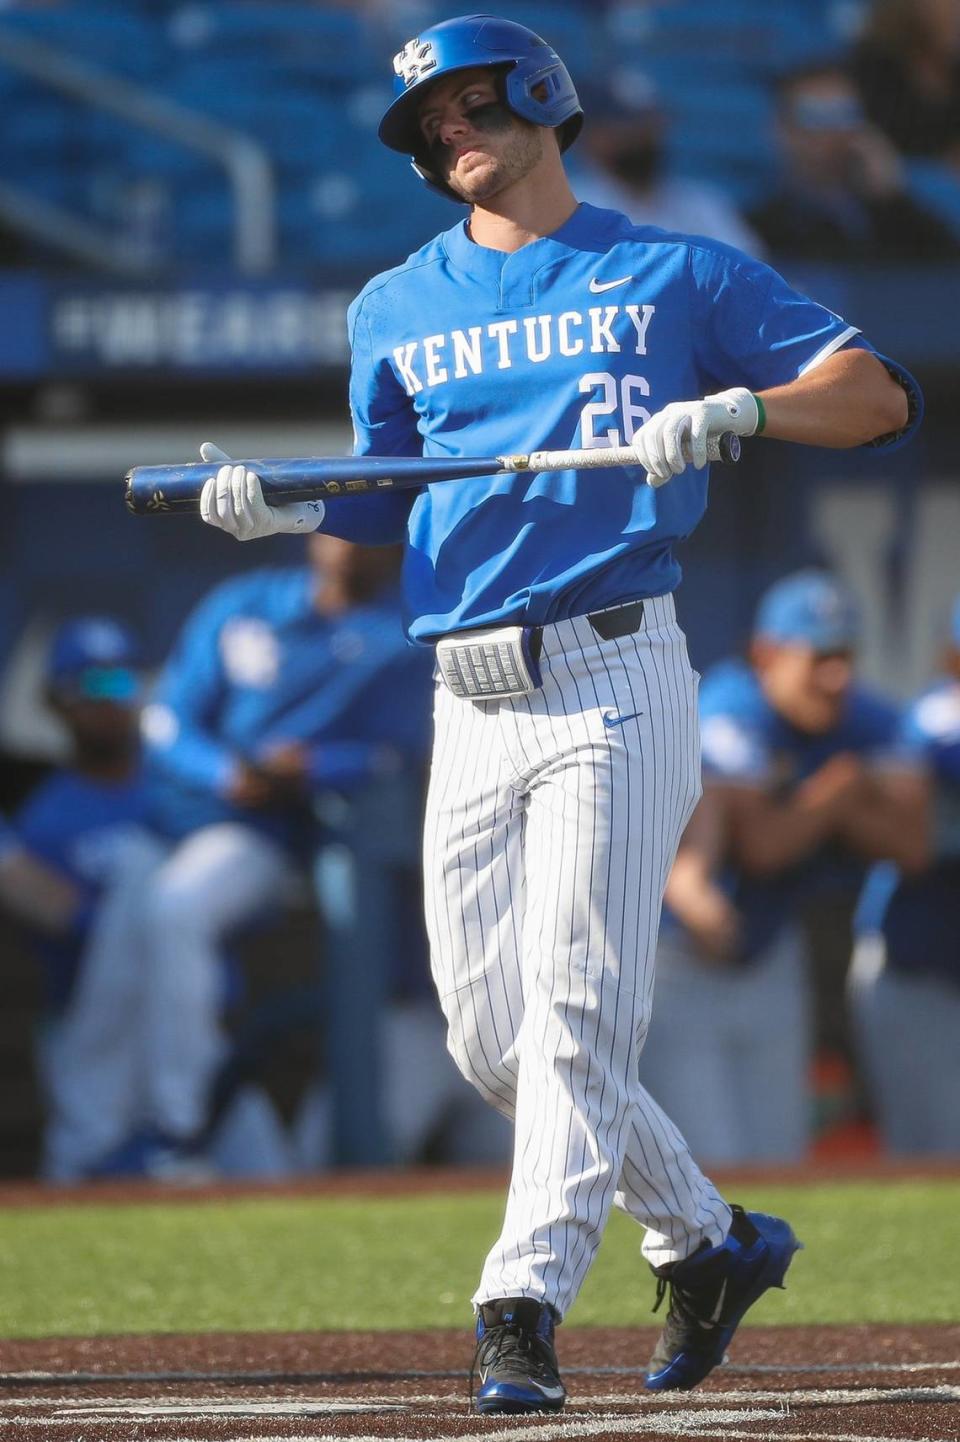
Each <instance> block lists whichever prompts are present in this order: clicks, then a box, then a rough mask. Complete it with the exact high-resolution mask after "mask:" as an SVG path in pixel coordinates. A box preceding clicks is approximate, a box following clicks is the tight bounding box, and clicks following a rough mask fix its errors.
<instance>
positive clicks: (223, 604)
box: [142, 587, 235, 795]
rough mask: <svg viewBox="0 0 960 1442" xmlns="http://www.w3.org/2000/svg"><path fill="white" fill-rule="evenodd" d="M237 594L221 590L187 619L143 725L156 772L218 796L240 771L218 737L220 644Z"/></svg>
mask: <svg viewBox="0 0 960 1442" xmlns="http://www.w3.org/2000/svg"><path fill="white" fill-rule="evenodd" d="M232 589H233V588H232V587H229V588H224V587H220V588H218V589H217V590H216V591H214V592H213V594H212V595H211V596H209V597H208V598H207V599H206V600H205V601H203V602H201V604H200V605H199V607H198V608H197V609H196V611H194V613H193V615H192V616H191V617H190V618H189V619H188V621H187V623H186V626H185V627H184V629H183V632H182V633H181V636H180V639H179V641H178V642H177V645H176V647H175V649H174V651H173V654H172V655H171V657H170V659H169V661H168V662H167V665H166V667H165V669H164V671H163V673H162V675H161V677H160V682H159V685H158V687H157V690H156V693H155V694H154V697H153V699H152V700H151V701H150V703H149V704H148V705H147V706H146V707H145V708H144V712H143V720H142V731H143V743H144V749H145V752H146V755H147V758H148V761H149V762H150V763H151V765H152V767H153V768H154V770H155V771H156V772H157V773H158V774H159V775H160V776H161V777H162V776H168V777H169V778H170V779H171V780H174V781H177V782H179V783H181V784H184V785H186V786H188V787H189V788H190V789H191V790H200V791H204V792H208V793H209V792H215V793H216V794H217V795H222V794H223V792H224V791H225V789H226V787H227V786H228V784H229V781H230V778H231V776H232V774H233V771H234V767H235V757H234V755H233V753H232V751H231V750H230V748H229V747H227V746H225V745H224V744H223V742H222V741H220V740H218V738H217V735H216V715H217V708H218V705H219V703H220V700H221V697H222V696H223V692H224V678H223V673H222V669H221V662H220V648H219V645H218V638H219V634H220V628H221V625H222V624H223V621H224V620H225V619H226V616H227V615H229V612H230V609H231V608H232V605H233V601H232Z"/></svg>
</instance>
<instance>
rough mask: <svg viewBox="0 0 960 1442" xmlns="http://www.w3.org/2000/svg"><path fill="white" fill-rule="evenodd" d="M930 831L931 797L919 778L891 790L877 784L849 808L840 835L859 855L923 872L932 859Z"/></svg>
mask: <svg viewBox="0 0 960 1442" xmlns="http://www.w3.org/2000/svg"><path fill="white" fill-rule="evenodd" d="M930 828H931V821H930V802H929V794H928V791H927V789H926V786H925V785H924V784H923V782H922V781H920V779H919V778H918V779H916V780H915V781H906V782H905V783H904V784H903V785H899V786H896V785H895V786H893V787H892V788H890V789H886V788H884V787H883V786H882V785H880V784H878V785H876V786H875V787H874V788H873V789H872V790H871V792H870V793H868V794H866V795H864V796H863V797H862V798H861V799H859V800H858V801H857V802H856V803H855V804H853V805H852V806H851V807H850V808H849V810H848V811H847V812H846V814H845V815H844V817H843V820H842V822H841V823H840V826H839V827H838V832H837V835H838V839H839V840H840V841H842V842H843V843H844V845H846V846H848V847H849V848H850V850H851V851H854V852H856V853H857V855H858V856H862V857H864V858H866V859H868V860H871V861H895V862H896V863H897V865H898V866H899V867H901V869H902V870H904V871H920V870H922V869H923V867H925V866H927V865H928V864H929V862H930V860H931V855H932V838H931V829H930Z"/></svg>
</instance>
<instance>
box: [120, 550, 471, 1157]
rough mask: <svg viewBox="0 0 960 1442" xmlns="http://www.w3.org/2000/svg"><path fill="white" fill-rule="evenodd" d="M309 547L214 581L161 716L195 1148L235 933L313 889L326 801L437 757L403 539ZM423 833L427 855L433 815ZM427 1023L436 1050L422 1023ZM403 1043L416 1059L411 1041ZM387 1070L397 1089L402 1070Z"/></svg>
mask: <svg viewBox="0 0 960 1442" xmlns="http://www.w3.org/2000/svg"><path fill="white" fill-rule="evenodd" d="M306 548H307V564H305V565H298V566H277V567H274V568H262V569H258V570H255V571H250V572H247V573H245V574H243V575H241V576H239V577H236V578H232V579H230V580H228V581H226V582H224V583H222V584H221V585H219V586H218V587H216V588H215V589H214V590H213V591H211V592H210V594H209V595H208V596H207V597H206V598H205V599H204V600H203V601H202V602H201V603H200V605H199V606H198V607H197V608H196V610H195V611H194V613H193V614H192V615H191V616H190V618H189V619H188V621H187V623H186V625H185V627H184V629H183V631H182V634H181V636H180V639H179V641H178V643H177V645H176V647H175V648H174V651H173V653H172V655H171V657H170V659H169V662H168V664H167V666H166V668H165V670H164V672H163V674H162V675H161V677H160V679H159V682H158V685H157V688H156V691H155V693H154V696H153V698H152V700H151V703H150V705H149V706H148V707H147V708H146V710H145V713H144V726H143V730H144V736H145V742H146V752H147V767H148V781H149V783H150V801H151V810H152V815H153V817H154V819H155V821H156V823H157V825H158V827H159V829H160V830H161V831H162V833H163V834H164V835H165V836H166V837H167V838H169V850H168V854H167V856H166V858H165V860H164V861H163V862H162V864H161V865H160V866H159V868H158V869H157V871H156V872H155V874H154V876H153V877H152V878H151V881H150V884H149V887H148V888H147V891H146V894H145V930H146V940H147V946H148V949H149V952H150V954H151V956H152V957H153V962H154V969H155V972H156V974H157V976H158V977H159V978H162V980H163V984H164V985H165V986H166V987H167V989H168V991H169V995H170V997H171V999H174V998H175V999H176V1002H177V1004H176V1005H172V1004H171V1005H170V1006H167V1007H164V1008H158V1009H157V1012H156V1015H157V1024H158V1025H159V1024H161V1023H162V1024H164V1025H165V1028H166V1030H165V1032H164V1034H163V1035H162V1036H158V1037H157V1038H156V1051H157V1055H158V1057H162V1058H163V1064H162V1070H163V1075H162V1094H163V1109H164V1115H165V1117H166V1119H167V1122H166V1131H167V1135H166V1136H165V1137H163V1138H161V1139H160V1144H161V1145H170V1144H171V1143H172V1144H174V1145H180V1146H189V1145H190V1142H191V1139H193V1138H196V1137H197V1135H198V1134H200V1133H202V1130H203V1127H204V1121H205V1116H206V1109H207V1106H208V1100H209V1096H210V1089H211V1086H212V1083H213V1080H214V1078H215V1077H216V1075H217V1072H218V1069H219V1068H220V1066H221V1065H222V1063H223V1061H224V1058H225V1055H226V1047H227V1041H226V1037H225V1035H224V1030H223V1026H222V1013H223V985H224V976H225V972H226V968H225V960H224V958H225V955H226V953H227V950H228V947H229V943H230V940H231V938H232V937H234V936H235V935H236V934H237V933H238V931H241V930H242V929H244V928H248V927H250V926H252V925H255V924H257V923H258V922H260V921H262V920H263V919H264V918H265V917H268V916H269V915H270V914H271V913H273V914H276V912H277V911H278V909H279V908H283V907H284V906H285V905H287V904H288V903H289V901H290V899H291V898H292V897H293V896H294V895H295V894H296V892H297V890H298V888H299V889H301V890H302V888H303V886H304V879H305V875H306V873H307V870H308V868H309V864H310V862H311V860H312V858H313V856H314V853H315V851H316V848H317V846H318V843H322V841H323V836H322V832H321V829H320V826H319V824H318V819H317V807H316V799H317V797H318V795H319V794H321V793H330V792H337V793H341V794H343V793H345V794H347V795H349V794H350V793H351V791H352V790H353V789H354V788H356V787H359V786H365V785H374V786H376V785H378V784H381V785H382V784H385V783H386V781H387V780H388V779H389V778H390V777H391V776H393V775H396V774H397V772H399V771H400V770H401V769H409V768H410V767H411V766H413V767H417V766H420V765H422V764H423V763H424V760H425V756H426V751H427V747H428V744H429V727H430V697H431V694H432V658H430V657H429V656H428V655H427V654H425V653H421V652H417V651H414V650H413V649H412V648H411V647H409V646H408V645H407V644H406V641H405V639H404V636H403V633H402V630H401V626H400V619H399V602H398V595H397V572H398V560H399V555H398V551H397V550H396V549H395V548H381V547H366V546H355V545H352V544H350V543H348V542H345V541H341V540H338V539H337V538H335V537H332V536H327V535H323V534H321V533H316V534H314V535H311V536H309V537H308V538H307V541H306ZM417 821H419V817H417ZM397 824H398V825H403V824H404V822H403V819H402V818H398V821H397ZM409 833H410V848H411V856H412V857H413V858H414V859H415V858H416V857H417V856H418V847H419V829H418V825H417V824H416V822H415V823H413V824H410V825H409ZM322 904H323V894H322V893H321V905H322ZM390 930H391V932H392V933H393V934H394V935H395V936H396V937H397V943H396V945H397V956H395V957H391V958H390V964H391V965H393V966H394V967H395V968H396V969H397V970H399V971H400V972H402V973H403V974H404V976H405V977H406V978H407V984H408V989H409V986H410V985H413V982H411V981H410V978H411V977H412V976H413V975H414V973H415V970H416V968H415V967H412V966H411V965H410V964H409V960H410V959H409V957H408V956H406V955H402V954H401V953H402V952H403V951H404V949H405V948H406V949H409V948H410V947H416V945H417V938H416V937H413V936H405V935H404V927H403V926H402V925H401V924H398V925H396V926H392V927H391V928H390ZM407 930H409V928H407ZM421 947H422V949H421V951H420V953H419V956H420V968H419V969H420V972H421V973H422V997H423V998H427V997H429V996H430V992H429V976H428V972H427V964H426V952H425V943H421ZM414 989H415V988H414ZM396 991H397V988H395V994H396ZM404 999H409V997H407V998H404ZM430 1005H431V1006H433V1003H432V998H431V1000H430ZM434 1010H435V1007H434ZM411 1025H412V1028H413V1034H414V1035H416V1037H417V1038H419V1040H418V1043H417V1045H418V1046H420V1044H421V1043H422V1038H423V1031H422V1029H420V1028H419V1027H417V1026H416V1024H415V1023H413V1022H412V1023H411ZM434 1031H435V1034H436V1039H437V1045H436V1048H435V1050H436V1052H437V1053H438V1055H439V1057H440V1065H441V1067H442V1069H443V1072H444V1074H445V1075H446V1076H447V1078H448V1079H451V1080H453V1081H454V1082H455V1083H458V1082H459V1078H457V1077H456V1074H455V1072H454V1069H453V1067H452V1064H450V1063H449V1061H448V1059H447V1058H446V1057H445V1055H444V1054H443V1033H442V1027H441V1026H440V1024H439V1016H437V1024H436V1026H435V1028H434ZM393 1040H394V1041H396V1039H395V1038H394V1039H393ZM409 1050H410V1048H409V1047H408V1048H407V1051H408V1053H409ZM392 1054H394V1055H397V1054H399V1055H401V1056H402V1055H403V1045H402V1042H399V1043H396V1044H395V1045H394V1046H393V1048H392ZM418 1060H419V1062H420V1063H421V1064H422V1065H424V1066H425V1065H426V1064H427V1059H426V1057H424V1056H422V1055H421V1056H419V1058H418ZM435 1060H436V1058H434V1061H435ZM410 1063H411V1058H410V1056H409V1055H407V1057H406V1063H405V1064H406V1065H410ZM393 1080H394V1084H395V1082H396V1078H394V1079H393ZM385 1082H386V1086H387V1088H388V1089H389V1088H390V1086H391V1081H390V1077H389V1076H387V1077H386V1078H385ZM440 1090H441V1087H440V1085H438V1087H437V1093H438V1094H437V1096H436V1097H435V1099H434V1100H435V1103H436V1105H438V1106H442V1104H443V1098H442V1096H441V1095H439V1092H440ZM426 1125H427V1122H426V1120H424V1126H426ZM412 1144H413V1143H412V1142H411V1145H412Z"/></svg>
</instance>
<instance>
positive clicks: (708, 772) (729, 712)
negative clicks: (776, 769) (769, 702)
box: [700, 672, 772, 786]
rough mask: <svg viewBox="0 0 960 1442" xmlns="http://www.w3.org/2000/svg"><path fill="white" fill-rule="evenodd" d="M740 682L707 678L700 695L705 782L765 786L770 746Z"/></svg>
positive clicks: (723, 676) (720, 676)
mask: <svg viewBox="0 0 960 1442" xmlns="http://www.w3.org/2000/svg"><path fill="white" fill-rule="evenodd" d="M737 681H738V678H737V677H736V676H732V675H726V674H724V673H722V672H721V673H720V674H718V675H717V676H715V677H712V676H710V675H707V676H706V677H705V678H704V681H703V685H702V688H701V691H700V747H701V756H702V760H703V772H704V779H705V780H712V781H726V782H734V783H738V784H741V785H746V786H765V785H766V784H767V781H768V780H769V777H770V773H771V769H772V758H771V753H770V744H769V740H768V738H767V736H766V735H765V733H764V729H763V727H762V725H761V724H760V723H759V720H758V718H757V717H756V716H755V715H754V708H753V707H752V706H751V705H750V704H749V701H750V698H749V696H748V695H747V694H746V692H745V690H744V691H743V693H742V694H741V688H740V687H738V684H737Z"/></svg>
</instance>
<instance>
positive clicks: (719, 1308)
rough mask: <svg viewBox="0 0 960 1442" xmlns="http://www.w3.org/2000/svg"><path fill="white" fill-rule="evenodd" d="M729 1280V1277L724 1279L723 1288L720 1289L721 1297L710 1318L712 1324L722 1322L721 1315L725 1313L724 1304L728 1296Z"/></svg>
mask: <svg viewBox="0 0 960 1442" xmlns="http://www.w3.org/2000/svg"><path fill="white" fill-rule="evenodd" d="M728 1280H729V1278H727V1277H724V1279H723V1286H722V1287H721V1288H720V1295H719V1297H718V1298H717V1305H716V1306H715V1307H714V1309H713V1316H712V1317H711V1318H710V1320H711V1322H719V1320H720V1313H721V1312H722V1311H723V1304H724V1301H725V1299H726V1295H727V1282H728Z"/></svg>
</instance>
